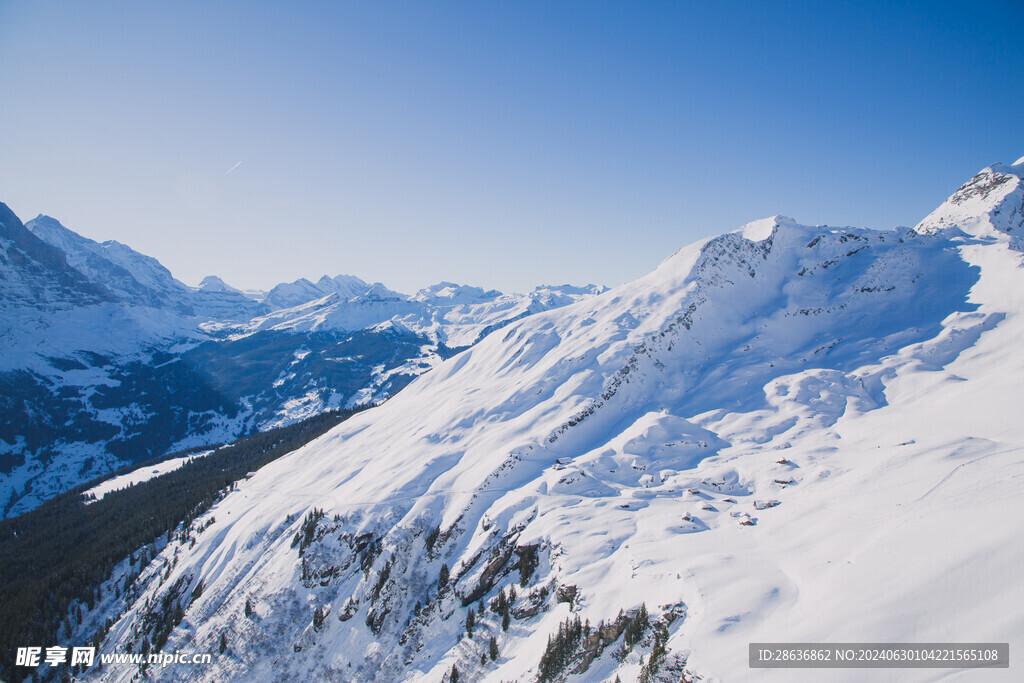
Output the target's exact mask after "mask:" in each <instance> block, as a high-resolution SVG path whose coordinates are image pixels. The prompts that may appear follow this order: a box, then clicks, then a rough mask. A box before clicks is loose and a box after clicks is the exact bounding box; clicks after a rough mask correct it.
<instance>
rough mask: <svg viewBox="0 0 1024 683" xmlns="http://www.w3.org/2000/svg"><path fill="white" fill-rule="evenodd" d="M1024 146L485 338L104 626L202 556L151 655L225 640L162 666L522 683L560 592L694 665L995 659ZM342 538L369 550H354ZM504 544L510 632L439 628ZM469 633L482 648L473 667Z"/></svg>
mask: <svg viewBox="0 0 1024 683" xmlns="http://www.w3.org/2000/svg"><path fill="white" fill-rule="evenodd" d="M1022 170H1024V168H1022V167H1020V166H1019V165H1018V166H1011V167H1006V166H1002V167H992V168H990V169H986V171H983V172H982V174H979V176H976V178H975V179H974V180H972V181H971V183H968V184H967V185H965V186H964V188H961V190H959V191H958V194H959V195H960V197H961V199H960V200H959V201H958V200H957V195H954V196H953V197H951V199H950V200H949V201H947V202H946V203H945V204H943V206H942V207H940V208H939V209H938V210H937V211H936V212H934V213H933V214H932V215H931V216H929V217H928V218H927V219H926V220H925V221H922V223H921V224H920V225H919V226H918V227H917V228H916V230H914V231H911V230H897V231H882V232H877V231H872V230H866V229H853V228H843V229H835V228H828V227H807V226H802V225H799V224H797V223H796V222H795V221H793V220H791V219H787V218H783V217H774V218H771V219H765V220H763V221H757V222H755V223H752V224H749V225H748V226H745V227H744V228H743V229H741V230H740V231H737V232H735V233H730V234H726V235H723V236H720V237H717V238H714V239H708V240H704V241H701V242H699V243H697V244H695V245H692V246H690V247H687V248H684V249H681V250H680V251H678V252H677V253H675V254H673V255H672V256H671V257H670V258H668V259H666V260H665V261H664V262H663V263H662V264H661V265H660V266H659V267H658V268H657V269H656V270H655V271H653V272H652V273H650V274H649V275H647V276H645V277H642V278H640V279H639V280H637V281H635V282H632V283H629V284H627V285H623V286H621V287H618V288H616V289H613V290H611V291H608V292H605V293H604V294H601V295H599V296H596V297H591V298H588V299H585V300H583V301H580V302H578V303H576V304H573V305H571V306H568V307H565V308H562V309H559V310H555V311H549V312H544V313H538V314H536V315H533V316H531V317H528V318H525V319H524V320H522V321H520V322H518V323H515V324H513V325H511V326H509V327H507V328H505V329H501V330H499V331H497V332H495V333H493V334H490V335H489V336H487V337H486V338H485V339H483V340H482V341H481V342H480V343H479V344H477V345H476V346H474V347H472V348H470V349H468V350H466V351H464V352H462V353H461V354H459V355H457V356H456V357H454V358H451V359H450V360H448V361H446V362H444V363H441V364H440V365H439V366H438V367H437V368H436V369H435V370H434V371H432V372H430V373H427V374H425V375H423V376H421V377H420V378H418V379H417V380H415V381H414V382H413V383H412V384H411V385H409V386H408V387H407V388H406V389H405V390H404V391H402V392H401V393H399V394H398V395H397V396H396V397H395V398H393V399H392V400H390V401H389V402H388V403H386V404H385V405H383V406H381V407H379V408H376V409H373V410H370V411H366V412H364V413H361V414H359V415H357V416H355V417H353V418H352V419H350V420H349V421H347V422H345V423H343V424H341V425H339V426H338V427H337V428H335V429H334V430H332V431H331V432H330V433H328V434H327V435H325V436H323V437H321V438H320V439H318V440H316V441H314V442H312V443H310V444H308V445H307V446H306V447H304V448H302V449H300V450H298V451H296V452H294V453H292V454H290V455H288V456H285V457H283V458H281V459H279V460H277V461H275V462H273V463H271V464H270V465H268V466H267V467H265V468H263V469H261V470H260V471H259V472H258V473H257V474H256V475H255V476H254V477H253V478H252V479H251V480H248V481H245V482H242V483H240V485H239V487H238V490H237V491H235V492H233V493H231V494H230V495H228V496H227V497H226V498H225V499H224V500H223V501H221V502H220V503H219V504H218V505H217V506H216V507H215V509H214V510H211V512H210V513H209V515H208V516H214V515H215V517H216V521H215V522H214V523H212V524H211V525H210V526H209V528H207V529H206V530H205V531H203V532H202V533H201V534H200V535H198V537H197V539H196V543H195V545H194V547H191V548H189V547H188V546H187V545H178V544H176V543H172V544H170V545H169V546H168V547H167V548H166V549H165V550H164V551H163V553H162V554H161V555H160V557H159V558H158V559H157V561H156V562H155V563H154V566H153V567H152V568H151V570H149V573H148V574H147V575H146V577H148V578H147V580H148V583H146V584H144V585H145V587H144V589H143V590H142V591H141V592H140V594H139V596H138V598H137V599H136V600H135V601H134V603H132V604H131V605H129V606H128V607H129V608H128V611H127V612H126V613H125V615H124V616H122V617H121V618H120V619H119V620H118V621H117V622H116V623H115V625H114V629H113V631H112V632H111V635H110V637H109V638H108V639H107V641H106V642H105V644H104V646H103V647H104V650H110V649H111V648H114V647H117V648H118V649H119V650H120V649H122V648H123V646H124V645H125V644H126V643H128V642H134V643H138V641H139V640H140V639H141V633H142V631H141V630H140V629H141V625H142V623H143V615H144V613H145V604H146V602H147V601H150V602H151V603H153V604H156V603H158V602H159V599H160V597H161V596H162V595H164V594H165V593H166V591H168V590H169V588H168V587H169V586H171V585H173V584H174V582H175V581H178V580H181V581H183V582H184V583H185V585H186V586H188V587H190V586H193V585H195V583H196V582H197V581H199V580H201V581H202V583H203V587H204V588H203V591H202V595H201V596H200V597H199V598H198V599H197V600H195V601H194V602H192V603H191V604H190V605H189V606H188V608H187V611H186V616H185V621H184V622H183V623H182V625H181V626H179V627H178V628H177V629H176V630H175V631H174V632H173V634H172V636H171V640H170V641H169V642H168V644H167V646H166V648H165V649H166V650H168V651H187V650H197V651H211V652H215V651H216V649H217V643H218V641H219V639H220V637H221V635H222V634H226V637H227V638H228V641H229V649H228V652H227V653H226V654H225V655H222V656H220V657H215V660H214V664H213V665H212V666H211V667H208V668H201V669H200V668H195V667H188V668H186V667H170V668H168V669H163V670H160V671H158V672H156V675H157V677H158V678H161V679H165V680H169V679H171V678H173V679H176V680H177V679H183V680H225V679H235V680H246V681H278V680H352V681H364V680H381V681H393V680H403V681H419V680H423V681H428V680H429V681H439V680H442V678H443V677H444V675H445V674H446V673H447V672H448V671H450V670H451V668H452V665H453V664H455V665H457V666H458V667H459V670H460V672H461V674H462V676H463V677H464V680H486V681H502V680H531V679H535V677H536V673H537V666H538V662H539V659H540V656H541V653H542V651H543V649H544V646H545V644H546V643H547V640H548V637H549V636H550V635H551V634H553V633H554V632H555V631H556V630H557V627H558V624H559V622H561V621H562V620H563V619H564V618H565V617H566V616H568V615H570V614H572V613H575V614H578V615H580V616H581V617H582V618H584V619H588V620H589V621H590V623H591V624H597V623H598V622H599V621H601V620H603V621H605V622H606V623H607V622H609V621H614V620H615V619H616V616H617V615H618V614H619V612H620V610H627V611H628V610H631V609H636V608H637V607H639V605H640V604H641V603H645V604H646V606H647V607H648V609H649V610H650V611H651V613H652V616H654V617H659V616H662V615H665V614H667V613H669V612H672V613H674V614H676V615H682V616H677V618H676V619H675V620H673V621H672V622H671V624H670V625H669V626H668V632H669V640H668V648H669V651H670V656H671V657H675V660H674V661H676V662H677V663H680V662H683V661H684V660H685V668H686V670H687V671H688V672H689V674H690V675H699V676H701V677H703V678H702V680H705V681H749V680H756V681H820V680H830V681H862V680H872V681H936V680H957V681H960V680H962V681H973V680H986V681H1004V680H1017V678H1018V676H1019V670H1020V668H1021V667H1022V666H1024V655H1022V651H1024V582H1022V581H1021V579H1020V571H1019V568H1020V567H1021V566H1022V565H1024V544H1022V542H1021V538H1024V521H1022V519H1024V518H1022V516H1021V515H1020V514H1019V503H1020V490H1021V483H1022V481H1024V479H1022V478H1024V421H1022V420H1020V419H1019V416H1018V415H1017V413H1018V412H1019V411H1018V405H1017V404H1018V401H1019V398H1020V395H1021V387H1024V354H1021V353H1020V352H1019V344H1020V341H1021V339H1024V298H1022V295H1024V268H1022V255H1021V252H1020V250H1019V245H1018V243H1017V241H1016V239H1017V238H1016V236H1015V235H1014V234H1013V233H1014V229H1015V228H1016V226H1017V223H1015V222H1014V220H1016V219H1015V218H1012V217H1013V216H1019V215H1020V211H1021V193H1020V187H1021V181H1020V176H1021V171H1022ZM986 174H987V175H986ZM998 174H1002V175H1006V176H1009V180H1002V181H1000V182H998V183H997V184H995V187H994V188H993V187H991V186H992V185H993V183H992V182H991V181H992V179H993V178H995V177H996V175H998ZM983 176H984V177H983ZM979 177H980V178H981V181H980V182H975V181H978V178H979ZM997 180H998V178H997ZM972 183H974V185H973V187H974V188H978V187H982V186H984V187H983V188H982V189H981V190H979V191H974V190H972V189H971V188H972ZM965 188H966V189H965ZM986 188H987V189H986ZM321 303H322V304H325V305H329V302H321ZM323 307H324V306H320V308H323ZM314 508H321V509H323V510H324V512H325V513H326V516H325V518H324V519H323V520H322V521H321V522H320V523H319V524H318V525H317V527H316V528H317V532H316V534H315V535H314V540H313V542H312V543H311V544H310V545H309V547H307V548H306V549H305V554H304V555H303V556H302V557H300V554H299V549H298V548H296V547H294V545H293V538H295V537H296V534H297V533H299V532H300V529H301V526H302V520H303V516H304V515H306V514H307V513H309V512H310V511H311V510H313V509H314ZM435 527H439V528H440V529H441V530H442V533H441V535H440V538H439V540H438V541H437V542H436V544H435V546H434V548H433V550H431V551H429V552H428V551H427V549H426V547H425V540H424V538H425V536H426V532H427V531H428V530H429V529H432V528H435ZM359 534H373V538H376V539H380V540H381V543H382V552H381V553H380V554H379V555H378V556H377V557H376V559H375V561H374V562H373V564H372V565H371V566H370V567H369V569H368V571H367V572H365V573H364V572H363V571H361V570H360V567H359V561H358V559H356V557H355V554H356V553H355V551H354V550H353V549H352V546H351V543H352V540H351V539H353V538H355V537H356V536H357V535H359ZM503 541H504V542H505V545H503ZM509 543H511V544H514V545H518V546H525V545H529V544H537V545H538V548H539V551H538V552H539V558H540V562H539V566H538V568H537V570H536V572H535V574H534V575H533V577H532V578H531V579H530V580H529V582H528V585H527V587H525V588H521V587H520V586H519V585H518V581H517V579H518V575H517V574H515V573H514V572H511V573H510V572H508V571H506V572H504V573H501V572H498V577H497V578H496V579H495V581H494V584H493V585H492V586H490V587H487V589H486V591H485V593H484V596H485V598H486V600H487V601H490V600H492V599H493V598H494V597H495V596H496V595H497V592H498V591H499V590H501V589H505V588H507V587H508V586H509V585H510V584H512V583H514V582H515V583H516V588H517V590H518V591H519V601H518V602H517V603H516V606H517V609H520V616H519V617H517V618H514V619H513V620H512V626H511V627H510V628H509V630H508V631H507V632H505V631H503V630H502V629H501V628H500V625H499V620H498V618H497V617H496V615H494V614H493V613H491V612H487V613H486V614H483V615H481V616H480V618H479V620H478V625H477V630H476V633H477V635H475V636H474V638H472V639H469V638H459V634H460V633H463V632H464V629H463V622H464V620H465V615H466V608H465V607H463V606H462V603H461V600H460V599H459V598H460V597H462V596H468V595H470V594H471V593H472V592H473V590H474V588H476V587H477V586H478V585H481V583H482V582H483V578H482V577H483V576H484V575H485V574H486V573H487V571H488V567H490V566H491V563H492V562H494V561H495V558H498V557H499V556H500V555H501V553H502V549H503V548H505V547H508V544H509ZM172 557H176V558H177V559H176V563H175V564H173V565H172V563H171V559H172ZM442 562H443V563H445V564H447V566H448V567H449V568H450V569H451V575H452V581H451V583H450V584H449V586H448V587H447V588H446V589H445V590H443V591H441V592H440V593H439V592H438V588H437V587H436V583H437V577H438V572H439V570H440V567H441V564H442ZM162 572H166V578H163V579H162V578H161V576H162ZM558 586H563V587H564V586H576V587H577V588H578V591H579V598H578V599H577V600H576V601H575V602H574V603H572V604H570V603H564V602H557V601H556V600H555V599H554V594H555V589H556V587H558ZM544 588H547V589H548V590H549V593H548V594H547V597H544V596H543V595H542V593H543V589H544ZM190 590H191V588H187V590H185V591H182V592H183V593H184V594H187V592H189V591H190ZM428 596H429V602H428V601H427V597H428ZM247 599H248V600H251V601H252V604H254V605H255V610H256V611H255V613H254V615H253V616H251V617H245V616H244V615H243V606H244V604H245V602H246V600H247ZM534 600H535V601H536V603H537V604H538V605H539V606H540V609H539V611H538V612H536V613H535V614H531V613H530V610H527V609H525V607H527V606H528V605H529V604H530V603H531V601H534ZM417 603H423V604H424V605H425V607H424V608H423V610H422V611H421V612H420V615H419V616H416V617H414V616H413V614H414V613H413V609H414V605H416V604H417ZM474 605H475V603H474ZM317 608H322V609H324V610H325V611H326V619H325V621H324V625H323V626H322V627H321V628H319V629H316V628H314V627H313V626H312V625H311V624H312V619H313V613H314V610H315V609H317ZM346 616H349V617H350V618H346V619H343V617H346ZM376 619H379V620H380V621H379V624H380V626H379V632H378V633H372V632H371V631H370V629H369V627H368V625H367V624H368V622H370V621H374V620H376ZM492 635H493V636H494V637H496V638H497V641H498V644H499V648H500V656H499V657H498V659H497V661H495V662H491V661H490V660H489V659H488V660H487V663H486V664H481V662H480V659H481V654H482V653H483V652H485V651H486V643H487V639H488V638H489V637H490V636H492ZM759 641H768V642H884V641H893V642H904V643H915V642H985V641H992V642H1009V643H1010V653H1011V664H1010V668H1009V669H1003V670H989V671H984V672H978V671H971V670H943V669H898V670H897V669H892V670H884V669H874V670H866V669H849V670H840V669H831V670H807V669H750V668H748V665H747V644H748V643H750V642H759ZM620 647H621V639H620V640H619V641H618V643H617V644H616V645H614V646H612V647H609V648H607V649H606V650H605V651H604V652H603V654H601V655H600V656H599V657H598V658H597V659H596V660H595V661H594V662H593V663H592V664H591V666H590V669H589V670H588V671H587V672H586V673H582V674H578V675H574V676H570V677H569V680H579V681H584V680H613V679H614V678H615V677H616V675H618V676H621V679H622V680H624V681H625V680H636V678H637V676H638V675H639V672H640V666H641V665H640V659H639V658H640V655H646V654H648V653H649V652H650V648H651V641H650V638H648V639H646V640H645V641H644V642H642V643H641V644H640V645H639V646H637V648H635V649H634V651H633V652H632V653H630V654H629V655H628V656H627V657H626V658H625V659H624V660H623V661H621V662H620V661H618V660H617V659H615V658H614V657H612V652H613V651H616V650H618V649H620ZM680 666H682V664H680ZM132 673H133V672H131V671H126V672H125V673H124V675H121V674H120V673H119V672H118V671H115V670H113V669H110V670H105V671H104V672H103V673H102V677H103V678H104V679H105V680H128V678H130V676H131V674H132ZM665 680H668V679H665ZM674 680H678V672H677V673H676V678H675V679H674Z"/></svg>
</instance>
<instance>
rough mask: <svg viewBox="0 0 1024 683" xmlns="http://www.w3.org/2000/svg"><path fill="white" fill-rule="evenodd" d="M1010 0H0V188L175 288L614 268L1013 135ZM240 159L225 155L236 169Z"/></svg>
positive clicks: (922, 196)
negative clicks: (162, 269)
mask: <svg viewBox="0 0 1024 683" xmlns="http://www.w3.org/2000/svg"><path fill="white" fill-rule="evenodd" d="M1021 26H1024V7H1022V5H1021V3H1019V2H1011V1H1000V0H988V1H985V0H982V1H979V2H973V3H969V2H951V3H943V2H920V3H897V2H875V3H872V2H820V1H819V2H773V3H765V2H730V3H714V2H692V3H691V2H663V3H654V2H652V3H640V2H618V3H608V2H557V1H548V2H514V3H513V2H461V3H454V2H373V3H369V2H361V3H344V2H330V3H326V2H325V3H314V2H305V3H258V2H235V3H232V2H224V3H192V2H175V3H138V2H90V3H80V2H45V1H44V2H23V1H14V0H0V83H2V84H3V93H4V94H3V102H2V104H0V146H2V147H0V148H2V149H3V154H2V155H0V201H4V202H6V203H8V204H9V205H10V206H11V208H12V209H14V211H15V212H16V213H18V214H19V215H20V216H21V217H22V218H23V219H25V220H27V219H28V218H31V217H33V216H35V215H36V214H38V213H45V214H48V215H52V216H54V217H56V218H58V219H60V220H61V221H62V222H64V224H65V225H67V226H68V227H70V228H72V229H74V230H76V231H77V232H80V233H82V234H84V235H86V236H88V237H91V238H93V239H96V240H100V241H102V240H106V239H116V240H118V241H121V242H124V243H126V244H129V245H131V246H132V247H134V248H135V249H138V250H139V251H142V252H144V253H147V254H149V255H151V256H155V257H156V258H158V259H160V261H161V262H163V263H164V265H166V266H167V267H169V268H170V269H171V271H172V272H173V273H174V274H175V276H177V277H178V278H179V279H182V280H184V281H185V282H188V283H189V284H196V283H197V282H198V281H199V280H200V279H201V278H202V277H203V276H205V275H208V274H211V273H212V274H217V275H220V276H221V277H223V278H224V279H225V280H227V281H228V282H229V283H231V284H233V285H235V286H238V287H261V288H266V287H269V286H272V285H273V284H274V283H276V282H280V281H289V280H293V279H296V278H299V277H308V278H310V279H316V278H318V277H319V276H320V275H322V274H325V273H326V274H330V275H335V274H338V273H350V274H354V275H358V276H360V277H362V278H364V279H366V280H370V281H382V282H384V283H385V284H387V285H388V286H390V287H393V288H396V289H399V290H402V291H407V292H412V291H414V290H416V289H418V288H419V287H423V286H426V285H428V284H431V283H433V282H436V281H438V280H441V279H446V280H454V281H458V282H465V283H468V284H475V285H480V286H484V287H494V288H498V289H502V290H504V291H513V290H520V291H521V290H526V289H531V288H532V287H533V286H535V285H537V284H541V283H561V282H572V283H575V284H583V283H587V282H594V283H600V284H608V285H615V284H619V283H621V282H624V281H627V280H630V279H632V278H635V277H638V276H640V275H642V274H643V273H645V272H647V271H649V270H650V269H651V268H653V267H654V266H656V265H657V263H658V262H659V261H661V260H662V259H663V258H665V257H666V256H668V255H669V254H670V253H672V252H673V251H674V250H675V249H677V248H678V247H681V246H683V245H685V244H688V243H690V242H692V241H694V240H696V239H699V238H701V237H704V236H708V235H713V234H718V233H721V232H725V231H728V230H733V229H735V228H738V227H739V226H740V225H742V224H743V223H745V222H748V221H751V220H754V219H757V218H762V217H764V216H769V215H772V214H777V213H782V214H785V215H789V216H792V217H793V218H795V219H797V220H799V221H800V222H803V223H810V224H817V223H827V224H830V225H862V226H868V227H879V228H882V227H891V226H894V225H901V224H902V225H912V224H914V223H915V222H917V221H918V220H919V219H920V218H923V217H924V215H925V214H927V213H928V212H929V211H930V210H931V209H932V208H934V207H935V206H936V205H937V204H939V203H940V202H941V201H942V200H943V199H945V197H946V196H947V195H948V194H949V193H951V192H952V191H953V190H954V189H956V187H957V186H958V185H959V184H960V183H962V182H963V181H965V180H967V179H968V178H969V177H970V176H971V175H972V174H973V173H975V172H976V171H977V170H979V169H980V168H982V167H984V166H986V165H988V164H990V163H993V162H997V161H1001V162H1004V163H1012V162H1013V161H1014V160H1016V159H1017V158H1018V157H1019V156H1021V155H1022V154H1024V134H1022V126H1021V124H1020V120H1021V115H1022V113H1024V94H1022V93H1024V67H1022V64H1024V40H1021V39H1020V36H1019V32H1020V28H1021ZM239 162H241V163H239Z"/></svg>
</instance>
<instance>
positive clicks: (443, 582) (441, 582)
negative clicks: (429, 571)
mask: <svg viewBox="0 0 1024 683" xmlns="http://www.w3.org/2000/svg"><path fill="white" fill-rule="evenodd" d="M448 578H449V571H448V565H447V564H442V565H441V574H440V576H438V577H437V590H438V591H442V590H444V588H445V586H447V585H448Z"/></svg>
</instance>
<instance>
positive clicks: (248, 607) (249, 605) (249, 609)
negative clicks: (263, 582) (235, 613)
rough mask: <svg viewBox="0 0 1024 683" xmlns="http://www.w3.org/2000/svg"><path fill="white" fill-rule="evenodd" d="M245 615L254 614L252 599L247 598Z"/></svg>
mask: <svg viewBox="0 0 1024 683" xmlns="http://www.w3.org/2000/svg"><path fill="white" fill-rule="evenodd" d="M245 616H247V617H251V616H252V600H250V599H249V598H246V599H245Z"/></svg>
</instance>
